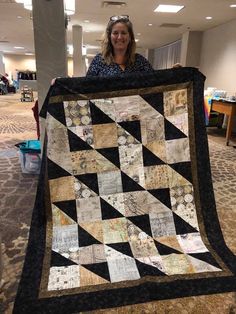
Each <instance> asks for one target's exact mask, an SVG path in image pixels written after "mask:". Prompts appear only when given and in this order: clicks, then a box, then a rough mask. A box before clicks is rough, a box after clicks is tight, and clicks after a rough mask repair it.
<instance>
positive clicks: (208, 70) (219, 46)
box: [200, 19, 236, 96]
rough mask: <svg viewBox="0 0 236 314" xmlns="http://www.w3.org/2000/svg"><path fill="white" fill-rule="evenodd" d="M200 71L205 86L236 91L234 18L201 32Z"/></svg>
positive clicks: (230, 91) (232, 92) (235, 25)
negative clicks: (203, 76)
mask: <svg viewBox="0 0 236 314" xmlns="http://www.w3.org/2000/svg"><path fill="white" fill-rule="evenodd" d="M200 71H201V72H202V73H203V74H204V75H206V78H207V79H206V83H205V87H209V86H211V87H216V88H217V89H223V90H226V91H227V93H228V96H230V95H231V94H235V93H236V80H235V73H236V19H235V20H233V21H231V22H228V23H226V24H223V25H220V26H218V27H215V28H212V29H210V30H208V31H205V32H204V33H203V38H202V49H201V58H200Z"/></svg>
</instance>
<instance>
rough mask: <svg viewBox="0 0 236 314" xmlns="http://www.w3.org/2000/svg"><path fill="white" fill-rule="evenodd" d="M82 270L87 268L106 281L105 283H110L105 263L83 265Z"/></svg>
mask: <svg viewBox="0 0 236 314" xmlns="http://www.w3.org/2000/svg"><path fill="white" fill-rule="evenodd" d="M83 267H84V268H87V269H88V270H90V271H91V272H93V273H94V274H96V275H98V276H100V277H102V278H104V279H106V280H107V281H111V279H110V275H109V269H108V266H107V263H106V262H104V263H96V264H83Z"/></svg>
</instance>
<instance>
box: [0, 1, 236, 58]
mask: <svg viewBox="0 0 236 314" xmlns="http://www.w3.org/2000/svg"><path fill="white" fill-rule="evenodd" d="M42 1H45V0H42ZM75 1H76V13H75V15H73V16H71V20H70V22H69V24H68V28H67V41H68V44H72V31H71V30H72V25H74V24H76V25H81V26H82V28H83V44H84V45H85V46H86V47H87V53H88V54H89V55H94V54H96V53H97V52H98V51H99V48H100V40H101V36H102V33H103V31H104V29H105V27H106V25H107V22H108V20H109V17H110V16H112V15H121V14H128V15H129V16H130V20H131V21H132V23H133V26H134V31H135V36H136V38H137V39H138V42H137V46H138V47H139V48H140V49H146V48H150V49H151V48H157V47H160V46H163V45H166V44H169V43H171V42H173V41H176V40H178V39H180V38H181V35H182V34H183V33H185V32H186V31H188V30H190V31H204V30H207V29H210V28H212V27H215V26H217V25H220V24H223V23H226V22H228V21H230V20H232V19H235V18H236V8H230V6H229V5H230V4H236V0H117V1H123V2H125V3H126V6H124V7H121V8H118V7H115V6H111V7H109V6H108V7H102V2H103V0H75ZM111 1H112V0H111ZM158 4H179V5H184V6H185V8H184V9H183V10H181V11H180V12H179V13H177V14H173V13H155V12H153V11H154V9H155V8H156V7H157V5H158ZM17 16H21V17H22V18H17ZM207 16H211V17H212V19H211V20H206V17H207ZM85 20H88V21H89V22H85ZM149 23H152V26H148V24H149ZM165 23H168V24H180V26H178V27H170V26H169V27H161V26H160V25H162V24H165ZM15 46H23V47H25V49H22V50H17V49H15V48H14V47H15ZM0 51H2V52H3V53H14V54H25V53H26V52H34V40H33V21H32V20H31V19H30V11H28V10H25V9H24V8H23V5H22V4H17V3H15V2H14V0H0Z"/></svg>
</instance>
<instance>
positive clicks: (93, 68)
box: [87, 53, 154, 76]
mask: <svg viewBox="0 0 236 314" xmlns="http://www.w3.org/2000/svg"><path fill="white" fill-rule="evenodd" d="M144 71H145V72H150V71H154V70H153V68H152V66H151V64H150V63H149V62H148V61H147V59H145V58H144V57H143V56H142V55H140V54H138V53H136V54H135V62H134V64H132V65H129V66H127V67H126V68H125V69H124V70H122V69H121V67H120V66H119V65H118V64H117V63H113V64H110V65H108V64H106V63H105V61H104V59H103V57H102V55H101V53H98V54H97V55H96V56H95V57H94V59H93V60H92V62H91V64H90V66H89V69H88V72H87V76H116V75H125V74H126V73H130V72H144Z"/></svg>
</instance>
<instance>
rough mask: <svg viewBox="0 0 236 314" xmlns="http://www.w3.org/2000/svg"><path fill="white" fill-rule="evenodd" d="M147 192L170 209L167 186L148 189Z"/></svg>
mask: <svg viewBox="0 0 236 314" xmlns="http://www.w3.org/2000/svg"><path fill="white" fill-rule="evenodd" d="M148 192H149V193H151V194H152V195H153V196H154V197H155V198H157V199H158V200H159V201H160V202H161V203H162V204H164V205H166V207H168V208H170V209H171V202H170V189H169V188H166V189H154V190H148Z"/></svg>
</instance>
